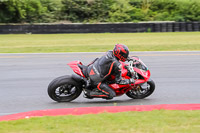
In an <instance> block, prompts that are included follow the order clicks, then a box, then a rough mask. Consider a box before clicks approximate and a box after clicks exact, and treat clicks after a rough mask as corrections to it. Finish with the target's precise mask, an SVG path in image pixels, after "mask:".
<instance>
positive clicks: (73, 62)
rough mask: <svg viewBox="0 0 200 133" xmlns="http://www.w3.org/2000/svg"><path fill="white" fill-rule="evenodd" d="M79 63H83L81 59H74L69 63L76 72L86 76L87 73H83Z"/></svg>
mask: <svg viewBox="0 0 200 133" xmlns="http://www.w3.org/2000/svg"><path fill="white" fill-rule="evenodd" d="M78 64H80V65H82V63H81V62H80V61H72V62H70V63H68V64H67V65H69V66H70V67H71V68H72V70H73V71H74V72H75V73H76V74H78V75H80V76H82V77H84V78H85V75H83V72H82V71H81V69H80V67H79V66H78Z"/></svg>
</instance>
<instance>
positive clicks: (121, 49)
mask: <svg viewBox="0 0 200 133" xmlns="http://www.w3.org/2000/svg"><path fill="white" fill-rule="evenodd" d="M113 54H114V55H115V57H117V59H119V60H120V61H123V62H125V61H126V59H127V58H128V55H129V49H128V47H127V46H126V45H124V44H116V45H115V47H114V49H113Z"/></svg>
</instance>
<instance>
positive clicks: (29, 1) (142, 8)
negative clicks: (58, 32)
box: [0, 0, 200, 23]
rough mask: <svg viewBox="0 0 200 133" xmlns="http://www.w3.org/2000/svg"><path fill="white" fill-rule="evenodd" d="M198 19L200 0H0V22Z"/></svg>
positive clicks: (199, 16) (178, 20) (180, 20)
mask: <svg viewBox="0 0 200 133" xmlns="http://www.w3.org/2000/svg"><path fill="white" fill-rule="evenodd" d="M59 21H67V22H73V23H77V22H81V23H98V22H139V21H177V22H182V21H186V22H187V21H200V1H199V0H0V23H48V22H59Z"/></svg>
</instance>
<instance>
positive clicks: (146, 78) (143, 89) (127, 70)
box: [48, 56, 155, 102]
mask: <svg viewBox="0 0 200 133" xmlns="http://www.w3.org/2000/svg"><path fill="white" fill-rule="evenodd" d="M97 59H98V58H97ZM93 63H94V61H93ZM91 64H92V63H90V64H89V65H91ZM121 64H122V78H124V79H130V78H134V79H135V83H134V84H127V85H119V84H116V83H113V81H114V79H115V76H114V75H111V76H110V78H109V79H108V80H107V81H106V82H107V84H108V85H109V86H110V87H111V88H112V89H113V90H114V91H115V92H116V96H121V95H123V94H126V95H127V96H128V97H130V98H133V99H143V98H145V97H148V96H149V95H151V94H152V93H153V92H154V90H155V83H154V81H153V80H151V79H150V71H149V69H148V68H147V67H146V65H145V64H144V63H143V62H142V61H141V60H140V59H139V57H137V56H132V57H131V58H130V60H129V61H126V62H121ZM68 65H69V66H70V67H71V68H72V70H73V71H74V72H75V73H76V74H72V75H66V76H61V77H58V78H56V79H54V80H53V81H52V82H51V83H50V84H49V86H48V94H49V96H50V98H52V99H53V100H55V101H57V102H70V101H72V100H74V99H76V98H77V97H78V96H80V94H81V92H82V91H83V92H84V95H86V94H87V91H89V90H88V89H86V83H87V81H88V79H87V77H85V75H86V74H84V73H85V70H86V69H87V67H88V66H89V65H87V66H85V65H83V64H82V63H81V62H80V61H73V62H70V63H68ZM93 89H96V90H97V91H99V90H98V89H97V88H93Z"/></svg>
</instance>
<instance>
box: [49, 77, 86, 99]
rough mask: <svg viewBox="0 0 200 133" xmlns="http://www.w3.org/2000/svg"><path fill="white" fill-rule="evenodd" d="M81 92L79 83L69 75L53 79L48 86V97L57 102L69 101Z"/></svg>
mask: <svg viewBox="0 0 200 133" xmlns="http://www.w3.org/2000/svg"><path fill="white" fill-rule="evenodd" d="M81 92H82V88H81V85H80V84H79V83H78V82H76V81H75V80H74V79H72V78H71V76H69V75H66V76H62V77H58V78H56V79H54V80H53V81H52V82H51V83H50V84H49V86H48V95H49V97H50V98H51V99H53V100H55V101H57V102H70V101H72V100H74V99H76V98H77V97H78V96H79V95H80V94H81Z"/></svg>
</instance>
